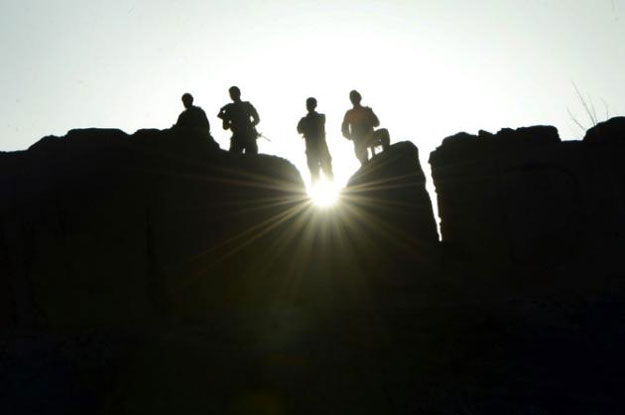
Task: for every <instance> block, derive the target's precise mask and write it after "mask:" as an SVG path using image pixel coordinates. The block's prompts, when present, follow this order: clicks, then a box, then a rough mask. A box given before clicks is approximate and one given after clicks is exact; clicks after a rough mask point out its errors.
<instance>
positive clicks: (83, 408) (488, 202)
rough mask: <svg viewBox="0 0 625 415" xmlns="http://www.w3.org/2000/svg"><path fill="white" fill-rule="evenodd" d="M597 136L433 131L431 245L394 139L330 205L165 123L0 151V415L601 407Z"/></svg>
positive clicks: (606, 343)
mask: <svg viewBox="0 0 625 415" xmlns="http://www.w3.org/2000/svg"><path fill="white" fill-rule="evenodd" d="M614 122H620V121H618V120H617V121H614ZM605 127H606V128H607V130H602V131H599V132H597V134H598V137H599V138H593V139H589V140H585V141H584V142H561V141H560V139H559V137H558V134H557V131H556V130H555V129H554V128H553V127H531V128H527V129H519V130H502V131H501V132H499V133H498V134H490V133H486V132H480V134H479V135H478V136H471V135H468V134H459V135H457V136H454V137H450V138H448V139H446V140H445V141H444V143H443V145H442V146H441V147H440V148H439V149H437V150H436V151H435V152H434V153H432V155H431V158H430V162H431V164H432V170H433V174H434V180H435V185H436V189H437V193H438V203H439V211H440V215H441V219H442V225H441V226H442V228H441V230H442V236H443V243H442V245H443V247H442V249H439V245H440V243H439V242H438V238H437V233H436V227H435V221H434V218H433V214H432V206H431V202H430V199H429V196H428V194H427V192H426V191H425V177H424V175H423V172H422V170H421V167H420V164H419V155H418V151H417V149H416V147H415V146H414V145H412V144H411V143H397V144H395V145H393V146H391V147H390V148H389V149H387V150H386V151H384V152H383V153H382V154H380V155H378V156H376V157H375V158H373V159H372V160H371V161H370V162H369V163H367V164H366V165H365V166H363V167H362V168H361V169H360V170H359V171H358V172H357V173H356V174H355V175H354V176H353V177H352V179H351V180H350V182H349V185H348V187H347V189H345V191H344V194H343V195H342V198H341V201H340V203H339V205H338V206H337V207H336V208H331V209H316V208H314V207H313V206H312V204H311V203H310V201H309V200H308V198H307V197H306V195H305V192H304V186H303V183H302V180H301V178H300V176H299V174H298V172H297V171H296V169H295V168H294V167H293V166H292V165H291V164H289V163H288V162H286V161H285V160H282V159H279V158H276V157H269V156H262V155H260V156H253V157H248V156H244V155H232V154H229V153H226V152H223V151H220V150H219V149H217V148H216V147H215V146H214V145H213V144H211V142H210V141H208V140H206V139H199V138H197V139H196V138H193V137H191V136H188V135H187V134H185V133H183V132H181V131H157V130H142V131H138V132H137V133H135V134H133V135H131V136H129V135H127V134H125V133H123V132H121V131H118V130H77V131H71V132H70V133H69V134H68V135H67V136H65V137H47V138H45V139H43V140H41V141H40V142H38V143H37V144H35V145H34V146H33V147H31V148H30V149H29V150H27V151H23V152H17V153H4V154H0V367H1V368H2V370H1V371H0V413H11V414H30V413H46V414H72V413H76V414H79V413H80V414H82V413H98V414H100V413H101V414H108V413H110V414H118V413H135V412H141V413H143V412H145V413H151V414H171V413H234V414H239V413H241V414H247V413H274V414H281V413H298V414H318V413H329V414H332V413H376V414H378V413H401V414H403V413H441V414H455V413H480V414H485V413H536V412H540V413H545V414H559V413H594V412H597V413H602V414H612V413H614V414H620V413H623V408H624V407H625V405H623V404H622V402H621V401H620V400H621V398H620V396H621V395H622V393H621V390H622V385H623V383H624V382H625V362H624V360H623V358H622V349H623V347H624V346H625V345H624V343H625V342H624V341H623V330H622V322H623V310H625V306H624V303H625V301H624V300H623V299H624V298H625V284H623V281H625V279H623V278H622V277H623V275H625V273H622V272H621V271H622V266H621V262H622V261H621V260H620V253H621V252H620V251H621V250H622V248H623V246H624V244H623V238H624V236H623V235H625V232H624V230H625V223H624V221H623V213H622V212H623V206H624V205H625V195H624V192H625V191H624V189H625V187H624V186H623V183H624V178H625V174H623V173H624V172H623V167H621V166H622V163H621V159H622V156H623V155H624V154H623V149H622V147H621V146H620V144H617V142H619V141H621V138H618V137H620V136H619V134H620V133H618V131H620V130H619V128H620V127H619V128H617V127H614V126H613V125H611V123H608V125H606V126H605ZM599 128H603V126H602V127H599ZM605 131H614V133H613V132H610V133H606V132H605ZM593 134H594V133H591V132H589V136H592V135H593ZM606 134H608V135H609V136H610V137H612V135H613V136H614V137H616V138H607V137H608V135H606ZM441 250H442V252H443V255H442V258H441V256H440V255H439V252H440V251H441ZM610 268H612V271H611V270H610ZM619 269H620V270H621V271H619ZM619 272H620V273H619ZM610 273H611V274H610ZM608 274H610V275H612V277H613V278H612V279H609V278H604V277H602V276H605V275H608ZM519 275H521V276H522V277H523V278H519ZM483 276H486V277H487V278H479V277H483ZM573 277H575V278H573ZM619 278H620V279H619ZM572 280H575V281H576V284H577V285H578V287H581V288H582V289H578V290H576V291H575V293H574V295H568V294H566V291H567V290H568V287H569V286H570V285H571V284H572ZM493 281H496V282H498V283H499V285H497V284H495V283H493ZM519 281H521V282H522V283H518V282H519ZM528 281H530V282H531V284H530V283H528ZM619 281H620V284H621V285H618V283H619ZM597 282H601V283H602V284H603V286H602V287H601V289H596V285H597ZM593 284H594V286H595V288H594V289H592V290H588V288H589V287H591V288H592V287H593ZM529 285H531V287H530V289H527V286H529ZM544 286H548V287H549V289H548V290H547V291H548V294H549V295H540V292H539V290H538V289H537V287H544Z"/></svg>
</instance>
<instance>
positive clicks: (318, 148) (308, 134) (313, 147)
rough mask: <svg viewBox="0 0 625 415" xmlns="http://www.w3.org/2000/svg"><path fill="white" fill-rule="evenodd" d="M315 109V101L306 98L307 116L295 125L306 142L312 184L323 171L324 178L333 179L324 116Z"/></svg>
mask: <svg viewBox="0 0 625 415" xmlns="http://www.w3.org/2000/svg"><path fill="white" fill-rule="evenodd" d="M315 108H317V100H316V99H315V98H308V99H307V100H306V109H307V110H308V114H306V116H305V117H302V119H301V120H299V123H297V132H298V133H300V134H303V135H304V139H305V140H306V158H307V160H308V168H309V169H310V177H311V179H312V181H313V183H314V182H316V181H317V180H319V170H322V171H323V174H324V175H325V176H326V178H328V179H334V174H333V173H332V157H330V151H329V150H328V144H327V143H326V127H325V125H326V116H325V114H319V113H318V112H317V111H315Z"/></svg>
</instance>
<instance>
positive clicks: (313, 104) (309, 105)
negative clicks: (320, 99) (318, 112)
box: [306, 97, 317, 112]
mask: <svg viewBox="0 0 625 415" xmlns="http://www.w3.org/2000/svg"><path fill="white" fill-rule="evenodd" d="M315 108H317V100H316V99H315V98H313V97H310V98H308V99H307V100H306V109H307V110H308V112H313V111H314V110H315Z"/></svg>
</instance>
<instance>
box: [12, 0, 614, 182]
mask: <svg viewBox="0 0 625 415" xmlns="http://www.w3.org/2000/svg"><path fill="white" fill-rule="evenodd" d="M0 56H2V63H1V64H0V82H1V84H2V88H1V89H0V91H1V92H2V94H0V151H13V150H20V149H26V148H28V147H29V146H30V145H32V144H33V143H35V142H36V141H38V140H39V139H40V138H42V137H44V136H47V135H58V136H62V135H64V134H65V133H66V132H67V131H68V130H70V129H73V128H86V127H101V128H120V129H122V130H124V131H126V132H127V133H133V132H134V131H136V130H137V129H140V128H168V127H170V126H171V125H172V124H173V123H174V122H175V121H176V119H177V116H178V114H179V113H180V111H181V110H182V109H183V108H182V104H181V101H180V97H181V95H182V94H183V93H184V92H190V93H191V94H193V96H194V97H195V104H196V105H198V106H200V107H202V108H203V109H204V110H205V111H206V113H207V114H208V117H209V121H210V123H211V127H212V133H213V136H214V137H215V138H216V140H217V141H218V143H219V144H220V146H221V148H224V149H227V148H228V145H229V136H230V134H229V133H228V132H227V131H224V130H223V129H222V128H221V124H220V123H219V120H218V119H217V117H216V114H217V112H218V111H219V108H220V107H221V106H223V105H224V104H226V103H228V102H229V98H228V88H229V87H230V86H232V85H238V86H239V87H240V88H241V91H242V98H243V100H249V101H250V102H252V103H253V104H254V106H255V107H256V108H257V110H258V112H259V113H260V118H261V123H260V124H259V126H258V130H259V131H260V132H262V133H263V134H264V135H265V136H266V137H267V138H268V139H269V140H271V141H269V140H267V139H260V141H259V150H260V152H261V153H266V154H275V155H278V156H281V157H284V158H287V159H288V160H290V161H291V162H293V163H294V164H295V165H296V166H297V167H298V169H299V170H300V172H301V174H302V176H303V177H304V179H305V180H307V181H308V180H309V174H308V171H307V167H306V161H305V160H306V159H305V154H304V140H303V139H302V138H301V137H300V136H299V135H298V134H297V132H296V129H295V127H296V125H297V122H298V120H299V119H300V118H301V117H302V116H304V115H305V113H306V110H305V100H306V98H307V97H309V96H314V97H316V98H317V100H318V102H319V106H318V111H319V112H322V113H325V114H326V118H327V124H326V131H327V141H328V146H329V148H330V151H331V153H332V157H333V162H334V163H333V164H334V170H335V174H336V176H337V181H338V182H339V183H340V184H344V183H345V182H346V181H347V180H348V178H349V177H350V175H351V174H353V173H354V172H355V171H356V169H357V168H358V166H359V164H358V162H357V160H356V158H355V156H354V154H353V147H352V145H351V143H350V142H349V141H347V140H346V139H345V138H343V137H342V136H341V133H340V124H341V121H342V118H343V115H344V114H345V111H346V110H347V109H349V108H350V103H349V99H348V94H349V91H350V90H352V89H357V90H358V91H360V93H361V94H362V96H363V105H367V106H370V107H372V108H373V110H374V111H375V112H376V114H377V115H378V117H379V119H380V121H381V127H385V128H388V130H389V131H390V133H391V139H392V141H393V142H397V141H403V140H410V141H412V142H414V143H415V144H416V145H417V147H418V148H419V150H420V157H421V164H422V166H423V168H424V169H425V170H426V173H429V166H428V163H427V159H428V156H429V153H430V152H431V151H433V150H434V149H435V148H436V147H437V146H438V145H440V143H441V141H442V139H443V138H445V137H446V136H449V135H452V134H455V133H457V132H460V131H466V132H469V133H476V132H477V131H478V130H480V129H484V130H488V131H492V132H496V131H497V130H499V129H500V128H504V127H511V128H517V127H521V126H529V125H536V124H549V125H555V126H556V127H557V128H558V129H559V131H560V135H561V137H562V138H563V139H580V138H581V137H582V136H583V130H582V129H580V128H579V127H578V126H577V125H576V123H575V122H574V121H573V119H572V118H575V119H576V120H577V121H578V122H580V123H581V124H583V125H585V126H588V127H590V126H591V121H590V120H589V119H588V116H587V114H586V111H585V110H584V107H583V104H582V102H581V101H582V100H581V99H580V97H579V96H578V94H577V92H576V90H575V88H576V87H577V89H578V90H579V91H580V93H581V95H582V97H583V99H584V100H585V101H586V102H587V103H588V104H589V105H593V106H594V108H595V109H596V112H597V117H598V118H599V120H603V119H606V118H608V117H611V116H617V115H624V114H625V82H624V81H625V79H624V76H623V73H624V72H623V71H624V69H625V0H472V1H466V0H384V1H382V0H377V1H373V0H331V1H323V0H316V1H308V0H306V1H305V0H271V1H262V0H227V1H221V0H220V1H214V0H213V1H211V0H168V1H163V0H136V1H121V0H107V1H101V0H97V1H96V0H55V1H50V0H2V2H1V4H0ZM428 180H429V179H428ZM428 188H429V189H430V190H432V186H431V181H430V180H429V183H428Z"/></svg>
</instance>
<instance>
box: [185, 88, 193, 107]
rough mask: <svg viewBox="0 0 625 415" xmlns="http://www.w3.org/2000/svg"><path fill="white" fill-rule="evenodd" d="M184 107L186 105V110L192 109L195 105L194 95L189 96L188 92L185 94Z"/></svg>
mask: <svg viewBox="0 0 625 415" xmlns="http://www.w3.org/2000/svg"><path fill="white" fill-rule="evenodd" d="M182 105H184V107H185V108H189V107H191V105H193V95H191V94H189V93H188V92H187V93H185V94H183V95H182Z"/></svg>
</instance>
